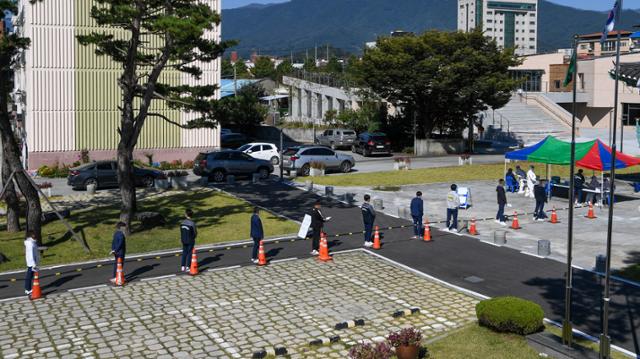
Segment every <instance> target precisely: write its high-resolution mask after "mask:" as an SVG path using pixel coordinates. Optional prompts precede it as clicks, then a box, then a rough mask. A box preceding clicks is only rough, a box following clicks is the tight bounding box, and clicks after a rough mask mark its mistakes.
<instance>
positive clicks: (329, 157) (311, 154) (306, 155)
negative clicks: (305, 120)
mask: <svg viewBox="0 0 640 359" xmlns="http://www.w3.org/2000/svg"><path fill="white" fill-rule="evenodd" d="M311 162H321V163H323V164H324V165H325V168H326V169H327V170H338V171H341V172H344V173H348V172H350V171H351V169H352V168H353V167H354V166H355V165H356V160H355V159H354V158H353V156H351V155H345V154H342V153H339V152H335V151H334V150H332V149H330V148H328V147H325V146H296V147H290V148H288V149H287V150H285V152H284V154H283V156H282V168H283V170H284V171H285V172H286V173H287V175H290V174H291V172H292V171H295V172H296V173H297V174H299V175H301V176H308V175H309V173H310V172H311Z"/></svg>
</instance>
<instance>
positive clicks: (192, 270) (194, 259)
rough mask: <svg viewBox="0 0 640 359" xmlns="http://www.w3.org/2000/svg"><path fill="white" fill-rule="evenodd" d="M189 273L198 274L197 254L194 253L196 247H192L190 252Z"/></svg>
mask: <svg viewBox="0 0 640 359" xmlns="http://www.w3.org/2000/svg"><path fill="white" fill-rule="evenodd" d="M189 274H191V275H198V255H197V254H196V249H195V248H194V249H193V252H191V268H189Z"/></svg>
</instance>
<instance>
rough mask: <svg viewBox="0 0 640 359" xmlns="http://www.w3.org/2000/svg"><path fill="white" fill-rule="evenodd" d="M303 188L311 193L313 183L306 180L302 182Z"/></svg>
mask: <svg viewBox="0 0 640 359" xmlns="http://www.w3.org/2000/svg"><path fill="white" fill-rule="evenodd" d="M304 187H305V188H306V189H307V191H309V192H311V191H313V181H310V180H306V181H304Z"/></svg>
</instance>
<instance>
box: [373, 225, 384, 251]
mask: <svg viewBox="0 0 640 359" xmlns="http://www.w3.org/2000/svg"><path fill="white" fill-rule="evenodd" d="M372 248H373V249H380V248H382V246H380V228H378V226H376V229H375V231H374V232H373V247H372Z"/></svg>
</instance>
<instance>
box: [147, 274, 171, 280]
mask: <svg viewBox="0 0 640 359" xmlns="http://www.w3.org/2000/svg"><path fill="white" fill-rule="evenodd" d="M175 276H176V275H175V274H167V275H161V276H159V277H153V278H142V279H140V281H141V282H149V281H152V280H159V279H166V278H173V277H175Z"/></svg>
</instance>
